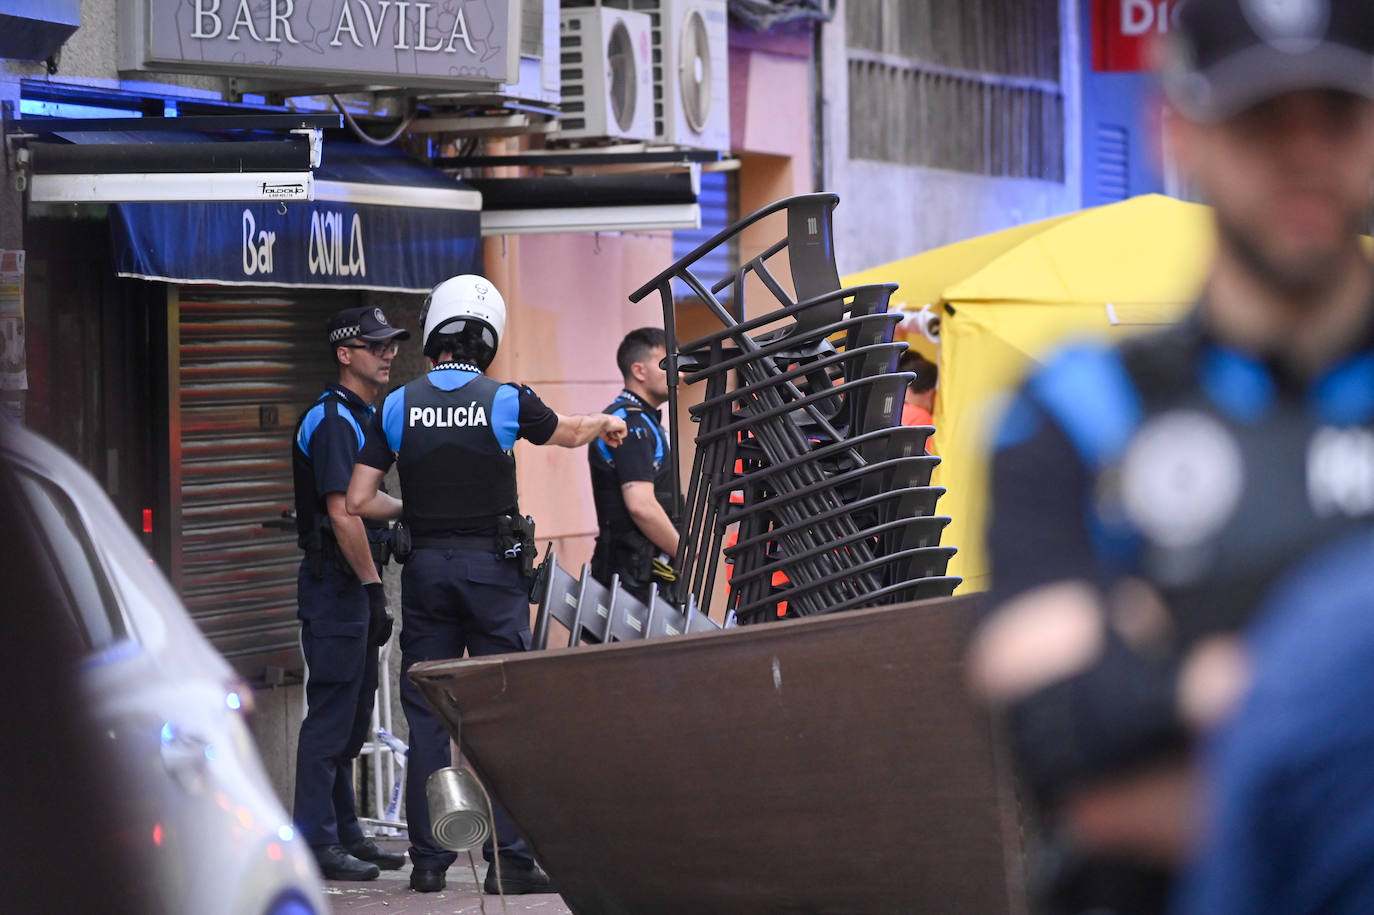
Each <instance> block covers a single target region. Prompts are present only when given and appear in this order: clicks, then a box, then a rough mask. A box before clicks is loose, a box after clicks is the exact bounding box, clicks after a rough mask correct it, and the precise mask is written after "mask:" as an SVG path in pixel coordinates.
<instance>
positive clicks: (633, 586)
mask: <svg viewBox="0 0 1374 915" xmlns="http://www.w3.org/2000/svg"><path fill="white" fill-rule="evenodd" d="M666 356H667V348H666V345H665V343H664V336H663V331H662V330H661V329H659V328H657V327H641V328H640V329H639V330H635V331H631V332H630V333H629V334H627V335H626V337H625V339H624V340H622V341H621V343H620V347H619V348H618V349H617V350H616V353H615V361H616V365H617V366H618V367H619V368H620V374H621V376H622V377H623V378H624V380H625V388H624V390H622V391H621V392H620V395H619V396H618V397H616V399H615V400H613V401H612V402H611V405H610V406H608V407H607V408H606V412H607V413H609V414H611V415H612V416H619V417H621V418H622V419H624V420H625V426H626V429H627V432H626V434H625V443H624V444H623V445H621V446H620V447H619V448H616V449H615V450H612V449H610V448H608V447H607V446H606V445H605V443H602V442H598V443H596V444H594V445H592V447H590V448H588V449H587V460H588V462H589V463H590V464H591V472H592V498H593V500H594V501H595V503H596V524H597V535H596V550H595V551H594V552H593V553H592V575H593V576H594V577H595V578H596V579H597V581H599V582H601V583H602V584H604V585H607V586H609V585H610V583H611V577H612V576H613V575H619V576H620V584H621V587H623V588H625V589H626V590H628V591H629V592H630V593H632V594H634V595H635V596H637V597H639V598H640V599H641V600H644V599H647V596H648V593H649V585H650V583H651V582H652V581H655V580H656V581H657V582H658V584H659V587H660V588H667V587H670V586H671V585H672V584H673V582H674V581H675V580H676V578H675V575H674V572H673V569H672V560H673V557H674V556H676V555H677V544H678V532H677V527H676V526H674V524H673V521H672V517H671V513H672V511H673V506H674V504H675V502H676V500H677V492H678V481H677V477H676V474H675V473H674V464H673V457H672V451H671V449H670V447H669V442H668V433H666V432H664V431H663V422H662V415H661V413H660V412H659V408H660V407H662V406H663V403H664V401H666V400H667V399H668V373H667V372H666V371H664V370H663V369H662V368H661V367H660V363H661V362H662V361H663V360H664V358H666Z"/></svg>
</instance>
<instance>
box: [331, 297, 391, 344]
mask: <svg viewBox="0 0 1374 915" xmlns="http://www.w3.org/2000/svg"><path fill="white" fill-rule="evenodd" d="M354 337H357V338H358V339H359V340H362V341H363V342H364V343H382V342H384V341H386V340H409V339H410V331H408V330H402V329H401V328H399V327H392V326H391V324H390V323H388V322H387V319H386V313H385V312H383V311H382V310H381V309H380V308H377V307H376V306H373V305H360V306H358V307H356V308H345V309H344V310H343V311H336V312H335V313H334V314H333V315H332V316H331V317H330V319H329V342H330V343H342V342H343V341H345V340H351V339H352V338H354Z"/></svg>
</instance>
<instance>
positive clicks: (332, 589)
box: [294, 562, 377, 845]
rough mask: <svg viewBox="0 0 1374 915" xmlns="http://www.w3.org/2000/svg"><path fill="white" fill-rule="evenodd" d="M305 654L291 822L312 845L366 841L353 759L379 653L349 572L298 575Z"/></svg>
mask: <svg viewBox="0 0 1374 915" xmlns="http://www.w3.org/2000/svg"><path fill="white" fill-rule="evenodd" d="M296 594H297V599H298V601H299V606H300V610H299V615H300V619H301V647H302V649H303V650H304V652H305V662H306V681H305V699H306V713H305V720H304V721H302V722H301V733H300V744H299V746H298V747H297V749H296V798H295V804H294V819H295V822H296V828H297V829H298V830H300V833H301V836H302V838H304V839H305V841H306V842H307V843H308V844H310V845H333V844H336V843H343V844H348V843H350V842H355V841H357V840H358V839H361V838H362V837H363V830H362V826H360V825H359V823H358V813H357V810H356V807H355V804H354V798H353V760H354V759H355V758H357V756H358V751H359V750H361V749H362V746H363V742H364V741H365V740H366V739H367V732H368V729H369V728H370V727H371V724H372V703H373V700H374V697H375V696H376V693H377V649H376V648H373V647H372V646H371V645H369V644H368V641H367V623H368V602H367V592H366V591H364V590H363V586H362V585H361V584H359V583H358V579H357V578H356V577H355V576H354V575H353V573H352V572H345V571H344V570H343V569H341V568H339V566H338V565H337V564H336V563H333V562H326V563H324V570H323V575H322V576H321V577H320V578H319V579H316V578H315V577H314V576H313V575H312V574H311V573H310V569H309V568H308V567H307V563H305V562H302V563H301V568H300V571H299V572H298V573H297V576H296Z"/></svg>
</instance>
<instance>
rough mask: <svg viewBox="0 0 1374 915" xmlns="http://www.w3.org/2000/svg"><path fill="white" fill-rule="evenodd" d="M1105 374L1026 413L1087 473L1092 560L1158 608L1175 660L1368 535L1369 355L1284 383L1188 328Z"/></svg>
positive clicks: (1373, 391) (1373, 388) (1150, 342)
mask: <svg viewBox="0 0 1374 915" xmlns="http://www.w3.org/2000/svg"><path fill="white" fill-rule="evenodd" d="M1102 358H1103V357H1102V355H1101V353H1100V351H1099V354H1097V355H1089V356H1087V359H1088V360H1089V361H1093V360H1100V359H1102ZM1107 358H1108V359H1118V358H1119V362H1117V363H1116V365H1115V366H1111V365H1103V364H1099V365H1098V367H1097V368H1095V369H1092V370H1091V371H1088V372H1078V373H1077V377H1072V376H1074V374H1075V373H1074V372H1073V371H1070V372H1068V373H1067V377H1062V378H1061V381H1060V382H1057V383H1056V382H1054V381H1053V380H1050V381H1049V383H1048V384H1046V385H1044V388H1043V389H1042V391H1041V395H1042V396H1040V397H1037V399H1038V400H1040V401H1041V402H1042V404H1045V405H1046V406H1048V407H1049V408H1050V413H1051V414H1052V415H1054V416H1055V417H1056V419H1057V420H1059V421H1060V423H1061V425H1063V426H1064V427H1065V430H1066V432H1067V434H1068V436H1069V438H1070V440H1071V441H1073V442H1074V444H1075V448H1076V450H1077V451H1078V452H1079V454H1080V457H1082V459H1083V462H1084V464H1085V465H1086V466H1087V469H1088V481H1087V485H1088V493H1087V504H1088V509H1089V511H1088V517H1087V518H1086V521H1087V523H1088V525H1089V533H1090V534H1091V536H1092V539H1093V541H1094V544H1095V546H1096V548H1097V550H1098V552H1099V559H1101V560H1102V562H1103V564H1104V566H1106V567H1107V568H1109V569H1115V570H1116V571H1117V572H1118V573H1119V574H1121V575H1135V576H1140V577H1143V578H1144V579H1146V580H1147V581H1149V582H1150V583H1151V584H1153V585H1154V586H1155V587H1156V588H1157V589H1158V590H1159V591H1160V592H1161V594H1162V596H1163V597H1164V600H1165V603H1166V605H1167V606H1169V608H1170V609H1171V611H1172V613H1173V615H1174V617H1175V625H1176V626H1177V632H1178V636H1179V638H1180V640H1181V642H1182V644H1185V645H1186V644H1189V643H1191V642H1193V641H1195V640H1197V639H1198V638H1201V637H1203V636H1205V635H1207V634H1210V633H1215V632H1225V631H1234V630H1236V629H1238V628H1239V627H1241V626H1242V625H1243V624H1244V623H1245V622H1246V621H1247V620H1248V619H1249V617H1250V614H1251V613H1252V612H1253V610H1254V608H1255V607H1256V606H1257V604H1259V603H1260V601H1261V599H1262V597H1263V596H1264V594H1265V593H1266V592H1267V591H1268V590H1269V588H1270V587H1271V586H1272V585H1273V583H1274V582H1275V580H1276V579H1277V578H1278V577H1279V576H1281V575H1282V574H1283V573H1284V572H1285V571H1287V570H1288V569H1289V568H1291V567H1292V566H1293V565H1294V564H1295V563H1297V562H1298V561H1300V560H1301V559H1302V558H1304V557H1305V556H1308V555H1310V554H1311V553H1312V552H1313V551H1315V550H1316V549H1318V548H1319V547H1320V546H1321V545H1322V544H1324V543H1328V542H1331V541H1333V540H1335V539H1338V538H1340V537H1343V536H1345V535H1346V534H1349V533H1352V532H1353V531H1355V530H1358V529H1361V528H1368V527H1369V526H1370V525H1371V524H1374V351H1371V350H1370V349H1364V350H1361V351H1358V352H1356V353H1355V354H1353V355H1351V356H1350V357H1348V358H1347V359H1345V360H1343V361H1342V362H1340V363H1339V364H1337V365H1336V366H1334V367H1332V368H1330V369H1329V370H1328V371H1327V372H1326V373H1324V374H1323V375H1321V376H1320V377H1318V378H1317V379H1315V380H1301V381H1299V380H1297V379H1292V378H1285V377H1284V376H1283V373H1282V372H1281V371H1279V370H1277V369H1276V368H1275V367H1274V366H1271V365H1266V364H1264V363H1262V362H1259V361H1257V360H1254V359H1252V358H1250V357H1248V356H1244V355H1241V354H1238V353H1235V352H1234V351H1229V350H1227V349H1225V348H1224V347H1221V346H1218V345H1217V344H1215V343H1213V342H1212V341H1210V340H1209V339H1207V338H1206V336H1205V334H1204V333H1203V331H1202V329H1201V327H1200V325H1199V324H1198V323H1197V321H1196V320H1193V321H1190V322H1186V323H1184V324H1183V325H1181V326H1179V327H1177V328H1174V329H1171V330H1169V331H1166V332H1164V333H1160V334H1155V335H1150V336H1148V337H1142V338H1138V339H1135V340H1132V341H1129V342H1128V343H1126V344H1125V345H1123V346H1122V347H1121V349H1120V350H1119V356H1115V355H1113V356H1108V357H1107ZM1121 370H1124V371H1121ZM1056 371H1059V372H1060V373H1061V375H1065V373H1063V371H1062V368H1061V369H1055V368H1053V367H1051V368H1048V369H1047V371H1046V372H1045V373H1042V376H1041V378H1042V379H1045V378H1046V377H1047V376H1048V377H1049V378H1051V379H1052V378H1053V375H1054V374H1055V372H1056ZM1114 374H1115V375H1116V377H1117V379H1118V380H1116V381H1113V380H1112V376H1113V375H1114ZM1122 381H1126V382H1127V383H1125V384H1122V383H1121V382H1122ZM1065 382H1068V383H1065ZM1032 384H1035V382H1033V383H1032ZM1056 384H1057V385H1058V387H1059V388H1060V393H1058V394H1055V393H1052V392H1051V391H1050V390H1049V389H1050V388H1052V387H1054V386H1055V385H1056ZM1047 401H1048V403H1047ZM1054 401H1059V403H1058V404H1057V406H1058V408H1057V409H1056V404H1055V403H1054ZM1094 405H1095V406H1094ZM1088 406H1094V408H1093V409H1085V407H1088ZM1071 415H1075V416H1076V417H1077V419H1072V418H1070V417H1071ZM1113 427H1115V431H1112V429H1113ZM1104 430H1106V431H1104Z"/></svg>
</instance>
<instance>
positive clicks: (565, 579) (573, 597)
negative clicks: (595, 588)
mask: <svg viewBox="0 0 1374 915" xmlns="http://www.w3.org/2000/svg"><path fill="white" fill-rule="evenodd" d="M544 561H545V562H546V563H548V568H549V572H548V575H549V578H548V582H547V584H546V585H545V588H544V596H543V598H542V599H541V600H540V602H539V610H538V612H537V613H536V614H535V622H534V634H533V637H532V638H531V642H532V646H531V647H533V648H534V649H535V650H536V651H538V650H541V649H544V648H547V647H549V628H550V626H549V621H550V620H551V619H552V620H558V622H560V623H562V624H563V628H565V629H567V630H568V634H569V642H568V644H570V645H573V644H576V642H575V641H572V639H574V638H575V636H576V633H577V629H578V627H579V625H580V623H579V620H578V611H579V610H580V609H581V606H582V605H581V603H580V602H579V601H578V597H577V593H578V582H577V579H575V578H573V577H572V576H571V575H569V574H568V573H567V572H566V571H564V569H563V567H562V566H560V565H559V564H558V556H557V554H556V553H553V552H550V553H549V554H548V556H547V557H546V558H545V560H544Z"/></svg>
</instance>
